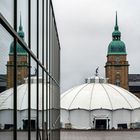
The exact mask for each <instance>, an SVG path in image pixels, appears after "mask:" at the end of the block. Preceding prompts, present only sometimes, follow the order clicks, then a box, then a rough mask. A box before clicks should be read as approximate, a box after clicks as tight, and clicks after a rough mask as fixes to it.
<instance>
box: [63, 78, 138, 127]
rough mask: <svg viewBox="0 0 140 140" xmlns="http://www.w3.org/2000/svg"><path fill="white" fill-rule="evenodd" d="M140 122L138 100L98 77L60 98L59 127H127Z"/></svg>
mask: <svg viewBox="0 0 140 140" xmlns="http://www.w3.org/2000/svg"><path fill="white" fill-rule="evenodd" d="M139 122H140V99H138V98H137V97H136V96H134V95H133V94H132V93H130V92H129V91H127V90H125V89H123V88H121V87H118V86H115V85H112V84H108V83H107V82H106V79H102V78H99V77H97V76H96V77H95V78H91V79H88V82H87V83H85V84H82V85H80V86H76V87H74V88H72V89H70V90H68V91H66V92H64V93H63V94H62V95H61V125H62V128H73V129H112V128H114V129H117V128H130V127H131V126H132V124H135V123H139Z"/></svg>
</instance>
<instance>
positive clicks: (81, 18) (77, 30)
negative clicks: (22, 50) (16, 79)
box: [0, 0, 140, 92]
mask: <svg viewBox="0 0 140 140" xmlns="http://www.w3.org/2000/svg"><path fill="white" fill-rule="evenodd" d="M52 1H53V6H54V12H55V16H56V23H57V28H58V33H59V39H60V44H61V91H62V92H64V91H66V90H68V89H69V88H71V87H73V86H76V85H79V84H82V83H83V82H84V79H85V78H87V77H91V76H94V74H95V69H96V68H97V67H98V66H99V75H100V76H102V77H104V76H105V75H104V73H105V69H104V66H105V63H106V55H107V48H108V45H109V43H110V42H111V40H112V32H113V30H114V24H115V12H116V11H117V12H118V24H119V29H120V31H121V34H122V36H121V39H122V41H124V42H125V44H126V50H127V54H128V57H127V58H128V61H129V64H130V67H129V73H140V63H139V60H140V0H52ZM12 2H13V1H9V0H0V11H5V12H3V14H4V16H5V17H7V19H8V21H9V22H10V23H11V24H12V17H13V15H12V12H6V11H7V10H8V9H11V7H12V6H13V5H12ZM20 2H23V3H24V4H20ZM26 3H27V0H26V1H24V0H19V3H18V7H19V8H18V9H19V12H18V13H19V14H20V11H21V13H22V24H23V25H24V28H23V30H24V32H25V41H26V42H28V41H27V38H28V35H27V29H26V24H27V23H26V20H27V19H26V18H27V6H26ZM34 3H36V2H35V1H34V0H32V5H33V4H34ZM34 7H35V6H34ZM32 12H34V11H32ZM18 17H19V15H18ZM35 17H36V16H32V20H36V19H35ZM18 22H19V20H18ZM18 25H19V24H18ZM32 27H33V28H34V26H32ZM0 29H1V28H0ZM33 30H35V29H33ZM3 35H4V37H5V38H6V39H7V40H8V39H9V41H7V44H6V45H5V46H9V42H11V41H10V38H8V35H7V36H6V35H5V34H4V33H2V29H1V34H0V37H3ZM32 37H34V36H32ZM35 39H36V38H32V41H33V42H35V41H34V40H35ZM4 43H6V42H4ZM1 46H4V45H3V44H2V43H1ZM33 46H35V45H33ZM6 51H9V50H8V49H7V48H4V49H2V51H0V56H3V55H2V54H4V52H6ZM7 54H8V52H7ZM6 56H7V59H8V55H6ZM7 59H5V60H7ZM1 60H2V58H1ZM1 63H2V64H3V65H5V62H3V61H1V62H0V64H1ZM5 68H6V67H5ZM4 71H5V70H4Z"/></svg>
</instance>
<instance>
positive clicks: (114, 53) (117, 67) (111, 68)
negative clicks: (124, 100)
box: [105, 12, 129, 90]
mask: <svg viewBox="0 0 140 140" xmlns="http://www.w3.org/2000/svg"><path fill="white" fill-rule="evenodd" d="M128 68H129V64H128V61H127V53H126V48H125V44H124V42H123V41H121V32H120V31H119V26H118V21H117V12H116V21H115V27H114V31H113V33H112V41H111V43H110V44H109V46H108V52H107V62H106V65H105V74H106V77H107V78H109V81H108V82H109V83H111V84H115V85H118V86H120V87H122V88H125V89H127V90H128Z"/></svg>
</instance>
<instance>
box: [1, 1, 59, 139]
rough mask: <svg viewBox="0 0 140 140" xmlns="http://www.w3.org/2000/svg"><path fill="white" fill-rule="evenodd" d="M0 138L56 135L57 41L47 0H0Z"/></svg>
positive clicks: (51, 7) (53, 19)
mask: <svg viewBox="0 0 140 140" xmlns="http://www.w3.org/2000/svg"><path fill="white" fill-rule="evenodd" d="M0 139H5V140H22V139H24V140H59V139H60V43H59V38H58V32H57V27H56V22H55V15H54V11H53V4H52V1H51V0H1V1H0Z"/></svg>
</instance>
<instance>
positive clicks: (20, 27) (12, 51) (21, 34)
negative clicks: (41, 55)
mask: <svg viewBox="0 0 140 140" xmlns="http://www.w3.org/2000/svg"><path fill="white" fill-rule="evenodd" d="M18 35H19V36H20V37H21V38H22V39H23V40H24V32H23V27H22V24H21V16H20V26H19V31H18ZM16 49H17V55H27V52H26V51H25V49H23V47H22V46H21V45H20V44H19V43H18V42H17V44H16ZM13 54H14V42H12V43H11V45H10V53H9V55H13Z"/></svg>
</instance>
